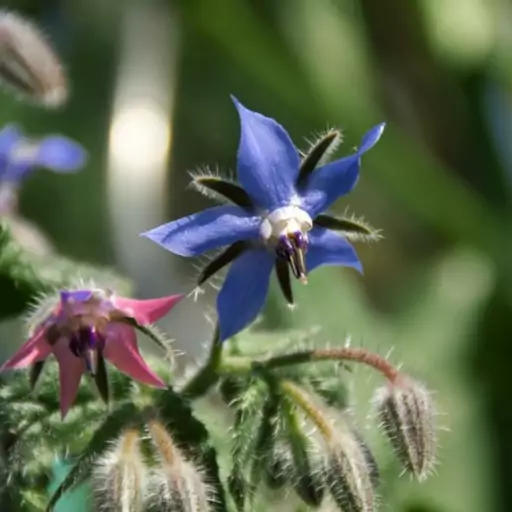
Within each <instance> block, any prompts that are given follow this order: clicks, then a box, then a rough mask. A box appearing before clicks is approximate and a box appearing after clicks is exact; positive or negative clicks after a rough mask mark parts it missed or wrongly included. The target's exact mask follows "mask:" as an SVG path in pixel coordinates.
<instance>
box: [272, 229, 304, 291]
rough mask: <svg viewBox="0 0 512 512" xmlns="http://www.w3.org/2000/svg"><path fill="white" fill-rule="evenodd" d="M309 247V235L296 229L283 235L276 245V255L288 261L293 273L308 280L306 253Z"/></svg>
mask: <svg viewBox="0 0 512 512" xmlns="http://www.w3.org/2000/svg"><path fill="white" fill-rule="evenodd" d="M307 249H308V240H307V235H305V234H304V233H302V232H300V231H296V232H294V233H292V234H289V235H281V236H280V237H279V242H277V245H276V249H275V251H276V255H277V257H278V258H280V259H282V260H284V261H286V262H287V263H288V264H289V265H290V268H291V270H292V272H293V275H294V276H295V277H296V278H297V279H300V280H301V281H302V282H304V283H305V282H306V264H305V259H304V255H305V253H306V251H307Z"/></svg>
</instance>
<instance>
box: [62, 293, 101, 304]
mask: <svg viewBox="0 0 512 512" xmlns="http://www.w3.org/2000/svg"><path fill="white" fill-rule="evenodd" d="M92 296H93V292H92V291H91V290H73V291H61V292H60V301H61V303H62V304H67V303H69V302H73V303H75V302H80V303H81V302H87V301H88V300H89V299H90V298H91V297H92Z"/></svg>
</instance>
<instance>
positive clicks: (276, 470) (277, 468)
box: [265, 443, 290, 489]
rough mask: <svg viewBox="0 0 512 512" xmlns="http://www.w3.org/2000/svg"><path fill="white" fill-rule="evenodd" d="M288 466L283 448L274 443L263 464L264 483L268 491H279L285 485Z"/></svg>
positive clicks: (287, 476) (288, 462)
mask: <svg viewBox="0 0 512 512" xmlns="http://www.w3.org/2000/svg"><path fill="white" fill-rule="evenodd" d="M289 466H290V461H289V459H288V457H287V454H286V451H285V448H284V447H283V446H279V443H274V446H273V447H272V448H271V451H270V453H269V456H268V458H267V460H266V464H265V483H266V484H267V486H268V487H269V488H270V489H280V488H281V487H283V486H284V485H285V484H286V483H287V481H288V478H289V476H290V475H289V474H288V473H289V471H288V468H289Z"/></svg>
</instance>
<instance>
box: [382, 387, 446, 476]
mask: <svg viewBox="0 0 512 512" xmlns="http://www.w3.org/2000/svg"><path fill="white" fill-rule="evenodd" d="M374 401H375V405H376V410H377V414H378V416H379V419H380V421H381V425H382V427H383V429H384V432H385V434H386V436H387V437H388V438H389V440H390V441H391V444H392V446H393V448H394V450H395V453H396V455H397V457H398V459H399V460H400V462H401V463H402V465H403V466H404V469H405V470H406V471H409V472H411V473H412V474H414V476H416V478H417V479H418V480H420V481H421V480H424V479H426V478H427V477H428V475H429V473H430V472H431V471H432V469H433V467H434V465H435V462H436V449H437V435H436V410H435V406H434V403H433V401H432V397H431V394H430V392H429V391H428V390H427V389H426V388H425V387H424V386H423V385H422V384H420V383H418V382H416V381H415V380H413V379H410V378H408V377H401V378H399V379H397V380H396V381H395V382H393V383H388V384H387V385H386V386H384V387H382V388H380V389H378V390H377V392H376V395H375V399H374Z"/></svg>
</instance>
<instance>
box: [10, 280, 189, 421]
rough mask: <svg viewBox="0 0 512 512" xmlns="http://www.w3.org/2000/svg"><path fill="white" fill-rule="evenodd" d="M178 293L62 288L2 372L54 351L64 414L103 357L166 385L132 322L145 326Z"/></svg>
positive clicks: (169, 306) (137, 376) (148, 380)
mask: <svg viewBox="0 0 512 512" xmlns="http://www.w3.org/2000/svg"><path fill="white" fill-rule="evenodd" d="M181 298H182V295H171V296H169V297H162V298H159V299H149V300H136V299H127V298H124V297H118V296H116V295H114V294H113V293H111V292H107V291H103V290H97V289H94V290H74V291H61V292H60V301H59V302H58V304H57V305H56V307H55V308H54V309H53V311H52V312H51V313H50V314H49V315H48V316H47V317H46V318H45V319H44V320H43V321H42V322H41V323H40V324H39V325H38V326H37V327H36V329H35V330H34V332H33V333H32V335H31V337H30V339H29V340H28V341H26V342H25V343H24V344H23V345H22V346H21V347H20V349H19V350H18V351H17V352H16V353H15V354H14V356H13V357H11V359H9V360H8V361H7V362H5V363H4V364H3V365H2V367H0V372H1V371H4V370H7V369H12V368H25V367H27V366H30V365H32V364H34V363H37V362H38V361H43V360H44V359H46V358H47V357H48V356H49V355H50V354H53V355H54V356H55V357H56V358H57V362H58V365H59V376H60V410H61V414H62V418H63V419H64V417H65V416H66V414H67V412H68V411H69V409H70V407H71V405H72V404H73V402H74V400H75V397H76V394H77V392H78V387H79V385H80V379H81V377H82V374H83V373H85V372H88V373H90V374H91V375H93V376H96V372H97V370H99V368H100V367H101V368H103V365H102V364H101V365H100V364H99V362H100V363H102V362H103V361H102V360H103V358H104V359H107V360H108V361H110V362H111V363H112V364H113V365H114V366H116V367H117V368H118V369H119V370H120V371H121V372H123V373H125V374H126V375H129V376H130V377H132V378H133V379H135V380H138V381H140V382H142V383H144V384H148V385H150V386H156V387H161V388H164V387H166V384H165V383H164V382H163V381H162V379H160V377H158V376H157V375H156V374H155V373H154V372H153V371H151V369H150V368H149V367H148V366H147V364H146V363H145V362H144V360H143V359H142V357H141V355H140V353H139V349H138V345H137V336H136V331H135V327H134V325H133V323H134V322H135V323H136V324H139V325H147V324H150V323H152V322H154V321H156V320H158V319H159V318H162V317H163V316H164V315H166V314H167V313H168V312H169V311H170V310H171V309H172V308H173V306H174V305H175V304H176V303H177V302H178V301H179V300H180V299H181ZM100 359H101V361H100Z"/></svg>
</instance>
